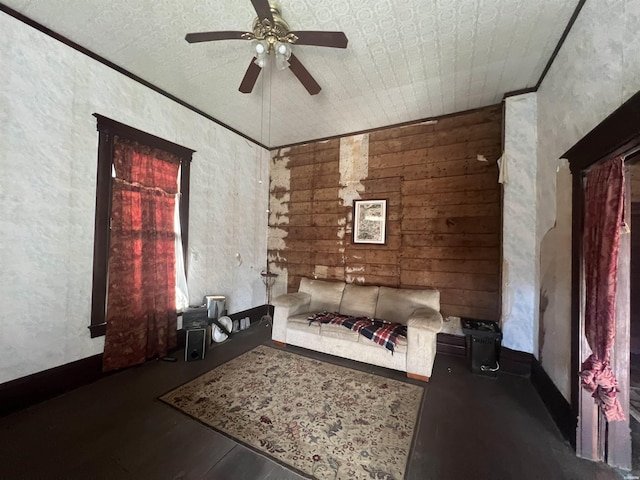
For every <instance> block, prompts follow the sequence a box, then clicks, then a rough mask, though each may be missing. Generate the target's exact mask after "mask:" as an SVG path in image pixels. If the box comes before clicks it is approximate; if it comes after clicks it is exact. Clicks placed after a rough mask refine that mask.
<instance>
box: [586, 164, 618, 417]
mask: <svg viewBox="0 0 640 480" xmlns="http://www.w3.org/2000/svg"><path fill="white" fill-rule="evenodd" d="M623 209H624V159H623V158H622V157H617V158H613V159H611V160H608V161H606V162H603V163H602V164H600V165H597V166H596V167H593V168H592V169H591V170H590V171H589V172H588V174H587V186H586V189H585V217H584V219H585V224H584V271H585V283H586V292H585V294H586V305H585V333H586V337H587V342H588V343H589V346H590V347H591V352H592V353H591V355H590V356H589V358H587V360H585V362H584V363H583V364H582V371H581V372H580V376H581V381H582V386H583V387H584V388H585V389H586V390H587V391H589V392H591V393H592V396H593V398H594V399H595V401H596V403H598V404H599V405H600V407H601V408H602V411H603V412H604V414H605V415H606V417H607V420H608V421H610V422H611V421H617V420H624V413H623V411H622V407H621V405H620V402H619V400H618V396H617V393H618V391H619V390H618V382H617V380H616V378H615V375H614V373H613V371H612V370H611V366H610V356H611V347H612V346H613V341H614V338H615V328H616V327H615V317H616V305H615V300H616V287H617V281H616V275H617V271H618V249H619V242H620V227H621V224H622V218H623V217H622V216H623Z"/></svg>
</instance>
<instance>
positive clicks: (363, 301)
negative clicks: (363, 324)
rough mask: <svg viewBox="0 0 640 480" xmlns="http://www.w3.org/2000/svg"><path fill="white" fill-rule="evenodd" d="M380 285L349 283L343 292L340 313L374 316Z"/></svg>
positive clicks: (353, 315)
mask: <svg viewBox="0 0 640 480" xmlns="http://www.w3.org/2000/svg"><path fill="white" fill-rule="evenodd" d="M378 290H379V288H378V287H374V286H363V285H354V284H352V283H349V284H347V285H346V286H345V287H344V292H343V293H342V302H341V303H340V313H341V314H342V315H349V316H352V317H373V316H374V315H375V314H376V303H377V301H378Z"/></svg>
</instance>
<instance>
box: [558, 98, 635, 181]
mask: <svg viewBox="0 0 640 480" xmlns="http://www.w3.org/2000/svg"><path fill="white" fill-rule="evenodd" d="M638 125H640V92H638V93H636V94H635V95H634V96H632V97H631V98H630V99H629V100H627V101H626V102H625V103H623V104H622V105H621V106H620V107H619V108H618V109H617V110H616V111H615V112H613V113H612V114H611V115H609V116H608V117H607V118H605V119H604V120H603V121H602V122H601V123H600V124H599V125H598V126H596V127H595V128H594V129H593V130H591V131H590V132H589V133H587V134H586V135H585V136H584V138H582V139H581V140H580V141H579V142H578V143H576V144H575V145H574V146H573V147H571V148H570V149H569V150H567V151H566V152H565V154H564V155H562V158H566V159H567V160H569V164H570V166H571V172H572V173H574V174H575V173H578V172H580V171H581V170H586V169H587V168H589V167H590V166H591V165H593V164H594V163H596V162H598V161H599V160H602V159H604V158H610V157H617V156H618V155H624V154H625V153H626V152H628V151H629V149H630V148H632V147H633V146H634V145H638V144H639V143H640V130H639V129H638Z"/></svg>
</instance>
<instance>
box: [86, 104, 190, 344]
mask: <svg viewBox="0 0 640 480" xmlns="http://www.w3.org/2000/svg"><path fill="white" fill-rule="evenodd" d="M93 115H94V116H95V117H96V118H97V120H98V122H97V130H98V132H99V141H98V171H97V181H96V216H95V229H94V243H93V287H92V293H91V324H90V326H89V330H90V332H91V338H94V337H99V336H102V335H104V334H105V332H106V326H107V324H106V319H105V304H106V298H107V271H108V264H109V219H110V217H111V183H112V178H111V166H112V164H113V139H114V136H115V135H118V136H120V137H123V138H128V139H130V140H134V141H136V142H138V143H141V144H144V145H148V146H150V147H154V148H158V149H161V150H164V151H166V152H170V153H173V154H174V155H176V156H178V157H180V159H181V161H180V193H181V195H180V197H181V198H180V229H181V231H182V251H183V254H184V265H185V269H186V268H187V245H188V240H189V179H190V174H191V159H192V156H193V153H194V152H195V150H191V149H190V148H186V147H183V146H181V145H178V144H175V143H172V142H169V141H167V140H164V139H162V138H160V137H156V136H155V135H151V134H149V133H146V132H143V131H141V130H138V129H135V128H133V127H129V126H128V125H124V124H123V123H120V122H116V121H115V120H111V119H110V118H107V117H104V116H102V115H99V114H97V113H94V114H93Z"/></svg>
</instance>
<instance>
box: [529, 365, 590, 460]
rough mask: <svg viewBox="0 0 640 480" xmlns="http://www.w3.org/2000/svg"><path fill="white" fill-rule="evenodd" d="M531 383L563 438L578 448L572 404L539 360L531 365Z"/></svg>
mask: <svg viewBox="0 0 640 480" xmlns="http://www.w3.org/2000/svg"><path fill="white" fill-rule="evenodd" d="M531 383H532V384H533V386H534V388H535V389H536V391H537V392H538V395H539V396H540V398H541V399H542V402H543V403H544V405H545V407H547V410H548V411H549V413H550V414H551V418H553V421H554V422H555V424H556V425H557V427H558V429H559V430H560V433H562V436H563V437H564V438H565V440H567V441H568V442H569V443H570V444H571V446H572V447H573V449H574V450H575V448H576V429H577V428H578V419H577V418H576V416H575V415H574V413H573V410H572V408H571V404H570V403H569V402H568V401H567V399H566V398H564V395H562V393H560V390H558V387H556V385H555V383H553V380H551V377H549V375H548V374H547V372H546V371H545V369H544V367H543V366H542V365H541V364H540V362H539V361H538V359H536V358H534V359H533V361H532V363H531Z"/></svg>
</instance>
